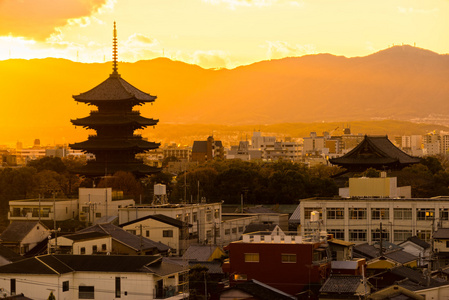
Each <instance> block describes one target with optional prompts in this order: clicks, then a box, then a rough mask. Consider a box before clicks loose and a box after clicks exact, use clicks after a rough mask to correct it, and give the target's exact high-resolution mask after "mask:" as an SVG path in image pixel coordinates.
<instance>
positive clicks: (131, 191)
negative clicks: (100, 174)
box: [97, 171, 143, 201]
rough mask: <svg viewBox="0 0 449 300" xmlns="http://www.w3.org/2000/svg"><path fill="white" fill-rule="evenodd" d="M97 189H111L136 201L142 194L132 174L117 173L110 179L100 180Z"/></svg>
mask: <svg viewBox="0 0 449 300" xmlns="http://www.w3.org/2000/svg"><path fill="white" fill-rule="evenodd" d="M97 186H98V187H101V188H104V187H111V188H112V189H113V190H116V191H122V192H123V194H124V195H125V196H132V197H133V199H134V201H138V200H139V198H140V197H141V195H142V193H143V189H142V185H141V184H140V182H139V181H138V180H137V179H136V177H134V175H133V174H132V173H129V172H124V171H118V172H116V173H114V175H113V176H111V177H105V178H103V179H101V180H100V182H99V183H98V185H97Z"/></svg>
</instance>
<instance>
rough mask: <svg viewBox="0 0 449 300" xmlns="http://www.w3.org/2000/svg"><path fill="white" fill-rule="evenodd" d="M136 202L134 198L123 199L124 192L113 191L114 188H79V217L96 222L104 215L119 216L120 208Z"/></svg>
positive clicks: (90, 222) (81, 219) (89, 222)
mask: <svg viewBox="0 0 449 300" xmlns="http://www.w3.org/2000/svg"><path fill="white" fill-rule="evenodd" d="M134 204H135V201H134V200H132V199H123V192H116V191H114V192H113V191H112V188H80V189H79V211H80V216H79V219H80V221H85V222H87V223H88V224H96V223H97V221H98V220H99V219H100V218H102V217H110V216H118V210H119V209H120V208H122V207H127V206H132V205H134Z"/></svg>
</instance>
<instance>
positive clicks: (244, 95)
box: [0, 46, 449, 143]
mask: <svg viewBox="0 0 449 300" xmlns="http://www.w3.org/2000/svg"><path fill="white" fill-rule="evenodd" d="M118 70H119V73H120V74H121V75H122V77H123V78H124V79H125V80H127V81H128V82H130V83H131V84H133V85H134V86H136V87H137V88H139V89H141V90H142V91H145V92H147V93H150V94H152V95H156V96H158V99H157V100H156V102H155V103H154V105H153V106H150V105H145V106H143V107H141V108H140V110H141V112H142V114H143V115H144V116H147V117H152V118H155V119H159V120H160V124H228V125H229V124H233V125H244V124H247V125H255V127H257V126H258V125H259V124H275V123H298V122H306V123H310V122H321V121H326V122H331V121H338V122H351V121H356V120H379V119H391V120H393V119H396V120H414V121H419V120H425V121H426V122H428V123H432V115H436V114H437V115H438V116H437V118H436V119H438V123H440V124H444V123H445V122H446V121H445V120H449V101H448V100H449V83H448V78H449V56H448V55H439V54H436V53H433V52H431V51H428V50H424V49H420V48H414V47H411V46H396V47H392V48H389V49H386V50H382V51H379V52H377V53H375V54H372V55H369V56H366V57H355V58H346V57H342V56H334V55H330V54H317V55H307V56H303V57H294V58H284V59H279V60H271V61H263V62H258V63H254V64H251V65H248V66H241V67H238V68H235V69H232V70H227V69H221V70H206V69H202V68H200V67H198V66H196V65H189V64H185V63H182V62H176V61H171V60H169V59H166V58H159V59H154V60H150V61H139V62H136V63H119V69H118ZM111 72H112V64H111V63H110V62H108V63H102V64H99V63H97V64H83V63H76V62H72V61H68V60H63V59H53V58H48V59H33V60H16V59H14V60H6V61H0V84H1V88H2V94H1V98H2V104H3V105H2V109H1V110H0V125H1V128H2V131H3V132H2V133H1V135H2V136H3V138H2V137H0V143H1V142H2V140H5V139H6V142H11V141H14V140H17V139H23V138H24V137H23V135H24V134H27V135H28V136H33V137H36V138H39V137H40V138H41V139H45V138H50V139H53V140H55V141H57V142H61V141H59V140H57V139H59V138H62V137H64V138H65V139H64V141H70V142H72V141H74V140H79V139H80V136H85V135H87V131H86V130H84V129H82V128H77V129H75V128H74V126H72V125H71V123H70V119H75V118H79V117H84V116H87V114H88V113H89V111H90V109H93V108H92V107H88V106H87V105H83V104H79V105H77V104H76V102H75V101H74V100H73V98H72V95H77V94H79V93H81V92H85V91H87V90H89V89H91V88H93V87H94V86H96V85H98V84H99V83H101V82H102V81H104V80H105V79H106V78H107V77H108V76H109V74H110V73H111ZM447 124H449V122H448V123H447ZM157 131H158V126H156V129H154V131H153V130H152V129H146V130H145V131H144V133H143V134H144V136H145V135H150V136H151V135H152V134H154V133H156V132H157ZM157 135H160V133H159V132H157ZM26 138H28V137H26ZM49 142H51V140H50V141H49Z"/></svg>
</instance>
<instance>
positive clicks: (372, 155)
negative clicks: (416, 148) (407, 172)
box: [329, 135, 421, 168]
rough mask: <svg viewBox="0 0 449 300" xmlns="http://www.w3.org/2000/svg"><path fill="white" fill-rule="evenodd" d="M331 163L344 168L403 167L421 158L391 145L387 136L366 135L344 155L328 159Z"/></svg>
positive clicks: (415, 162) (417, 161)
mask: <svg viewBox="0 0 449 300" xmlns="http://www.w3.org/2000/svg"><path fill="white" fill-rule="evenodd" d="M329 161H330V163H331V164H333V165H338V166H341V167H344V168H357V167H359V168H369V167H374V168H376V167H378V168H379V167H384V166H386V167H394V168H403V167H405V166H408V165H411V164H417V163H419V162H420V161H421V160H420V159H419V158H417V157H413V156H410V155H408V154H407V153H405V152H403V151H402V150H401V149H399V148H398V147H396V146H395V145H393V143H392V142H391V141H390V140H389V139H388V137H387V136H367V135H365V138H364V139H363V141H362V142H360V144H358V145H357V146H356V147H355V148H354V149H352V150H351V151H349V152H348V153H346V154H345V155H343V156H341V157H337V158H333V159H329Z"/></svg>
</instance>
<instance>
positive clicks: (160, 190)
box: [154, 183, 167, 196]
mask: <svg viewBox="0 0 449 300" xmlns="http://www.w3.org/2000/svg"><path fill="white" fill-rule="evenodd" d="M166 189H167V187H166V186H165V184H160V183H158V184H155V185H154V194H155V195H156V196H162V195H165V194H167V191H166Z"/></svg>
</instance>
